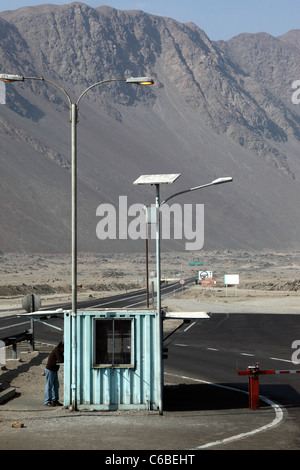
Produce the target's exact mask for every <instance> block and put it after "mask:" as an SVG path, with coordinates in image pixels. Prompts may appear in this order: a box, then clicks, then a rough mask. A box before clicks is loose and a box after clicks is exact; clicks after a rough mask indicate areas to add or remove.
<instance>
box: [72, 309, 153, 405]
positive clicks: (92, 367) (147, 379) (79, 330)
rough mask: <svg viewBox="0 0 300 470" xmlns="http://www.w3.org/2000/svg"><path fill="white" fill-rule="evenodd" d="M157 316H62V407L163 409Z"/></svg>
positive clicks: (117, 313) (138, 313)
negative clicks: (160, 391)
mask: <svg viewBox="0 0 300 470" xmlns="http://www.w3.org/2000/svg"><path fill="white" fill-rule="evenodd" d="M157 321H158V320H157V313H156V312H153V311H148V310H147V311H128V310H126V311H116V310H110V309H108V310H104V311H101V312H95V311H92V312H90V311H82V312H77V313H76V314H73V313H71V312H65V313H64V348H65V350H64V357H65V362H64V405H65V406H68V407H70V408H73V409H94V410H117V409H123V410H126V409H149V410H156V409H158V406H159V390H158V389H159V380H160V377H159V364H158V361H159V360H160V358H159V357H158V356H159V355H158V354H157V353H156V351H157V350H158V344H157V334H156V331H157V323H156V322H157Z"/></svg>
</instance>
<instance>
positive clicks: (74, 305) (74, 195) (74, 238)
mask: <svg viewBox="0 0 300 470" xmlns="http://www.w3.org/2000/svg"><path fill="white" fill-rule="evenodd" d="M76 124H77V105H76V104H74V103H72V107H71V142H72V222H71V223H72V312H73V313H76V312H77V129H76Z"/></svg>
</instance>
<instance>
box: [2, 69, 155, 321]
mask: <svg viewBox="0 0 300 470" xmlns="http://www.w3.org/2000/svg"><path fill="white" fill-rule="evenodd" d="M24 80H40V81H43V82H46V83H49V84H51V85H54V86H55V87H56V88H58V89H59V90H61V91H62V92H63V93H64V94H65V96H66V97H67V99H68V102H69V106H70V112H71V143H72V312H73V313H76V312H77V132H76V124H77V123H78V111H79V102H80V100H81V98H82V97H83V96H84V95H85V94H86V93H87V92H88V91H89V90H91V89H92V88H94V87H96V86H98V85H102V84H104V83H109V82H122V81H123V82H125V83H130V84H134V85H152V84H153V83H154V81H153V79H152V78H150V77H130V78H115V79H108V80H102V81H100V82H96V83H94V84H93V85H91V86H90V87H88V88H87V89H86V90H84V92H83V93H81V95H80V96H79V98H78V100H77V101H76V102H75V103H73V102H72V100H71V98H70V95H69V94H68V93H67V92H66V90H64V89H63V88H62V87H61V86H59V85H58V84H57V83H54V82H52V81H50V80H46V79H45V78H43V77H24V76H22V75H11V74H0V81H3V82H24Z"/></svg>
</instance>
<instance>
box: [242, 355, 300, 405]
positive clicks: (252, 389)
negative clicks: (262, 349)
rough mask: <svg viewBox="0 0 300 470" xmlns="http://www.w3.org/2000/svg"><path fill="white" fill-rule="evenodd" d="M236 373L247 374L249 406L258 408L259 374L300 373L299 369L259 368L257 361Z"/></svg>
mask: <svg viewBox="0 0 300 470" xmlns="http://www.w3.org/2000/svg"><path fill="white" fill-rule="evenodd" d="M237 373H238V375H247V376H248V384H249V408H250V409H251V410H257V409H258V408H259V376H260V375H271V374H300V370H275V369H269V370H260V369H259V363H257V364H256V366H248V367H247V370H242V371H239V370H238V371H237Z"/></svg>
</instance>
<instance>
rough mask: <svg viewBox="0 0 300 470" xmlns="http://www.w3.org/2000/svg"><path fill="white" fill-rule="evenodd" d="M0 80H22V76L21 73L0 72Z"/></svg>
mask: <svg viewBox="0 0 300 470" xmlns="http://www.w3.org/2000/svg"><path fill="white" fill-rule="evenodd" d="M0 80H1V81H2V82H24V77H22V76H21V75H10V74H7V73H0Z"/></svg>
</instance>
